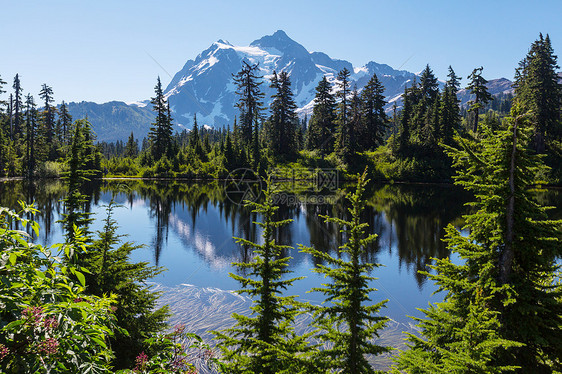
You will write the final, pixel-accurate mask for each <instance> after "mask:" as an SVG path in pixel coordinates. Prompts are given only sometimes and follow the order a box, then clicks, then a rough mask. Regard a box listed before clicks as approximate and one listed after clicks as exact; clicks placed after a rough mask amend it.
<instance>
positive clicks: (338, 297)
mask: <svg viewBox="0 0 562 374" xmlns="http://www.w3.org/2000/svg"><path fill="white" fill-rule="evenodd" d="M366 175H367V170H365V172H364V173H363V175H361V176H359V178H358V181H357V189H356V190H355V192H354V193H350V194H348V196H347V198H348V200H349V202H350V203H351V207H350V208H349V213H350V215H351V219H350V220H349V221H346V220H344V219H341V218H334V217H326V216H322V217H323V218H324V219H325V220H326V222H333V223H335V224H337V225H339V226H340V227H341V232H342V233H343V234H344V236H345V237H346V238H347V242H346V243H344V244H343V245H342V246H341V247H340V248H339V253H338V255H337V257H334V256H331V255H330V254H329V253H328V252H326V251H324V250H320V249H317V248H310V247H304V246H301V249H302V251H303V252H305V253H309V254H311V255H313V256H315V257H317V258H319V259H321V260H323V262H324V263H325V265H324V264H318V265H317V266H316V268H315V269H314V271H315V272H317V273H319V274H321V275H324V277H326V278H329V279H330V282H329V283H326V284H324V285H323V286H322V287H318V288H313V289H312V291H317V292H321V293H323V294H324V295H325V296H326V300H325V302H326V303H329V305H320V306H316V307H314V308H313V310H314V314H313V325H314V326H315V327H316V328H317V329H318V330H317V332H316V338H318V339H319V340H320V341H321V342H323V343H327V348H325V349H324V350H321V351H318V355H319V362H321V363H323V365H324V368H325V369H326V370H328V371H329V372H333V371H334V370H335V371H336V372H341V373H346V374H359V373H375V370H374V369H373V368H372V366H371V364H370V363H369V361H368V360H367V357H366V355H379V354H381V353H385V352H389V351H390V350H391V348H390V347H383V346H379V345H377V344H375V343H374V342H373V339H374V338H375V337H378V336H379V334H378V331H379V330H380V329H382V328H384V326H385V325H386V323H387V322H388V318H387V317H383V316H380V315H379V312H380V310H381V308H382V307H384V305H385V304H386V302H387V301H388V300H383V301H380V302H378V303H375V304H373V305H367V303H368V302H369V301H371V298H370V296H369V294H370V293H371V292H372V291H376V290H375V289H374V288H372V287H370V286H369V282H370V281H372V280H374V279H376V278H373V277H371V276H370V275H369V274H370V273H371V272H372V270H373V269H374V268H376V267H379V266H380V264H374V263H370V262H365V261H363V260H362V258H363V255H364V253H365V247H366V246H367V245H369V244H370V243H372V242H373V241H374V240H375V239H376V235H367V234H366V233H365V229H366V227H368V224H367V223H364V222H361V212H362V211H363V210H364V209H365V201H364V200H363V193H364V190H365V186H366V185H367V183H368V180H367V179H366ZM341 255H344V256H345V257H347V259H345V258H343V257H342V256H341Z"/></svg>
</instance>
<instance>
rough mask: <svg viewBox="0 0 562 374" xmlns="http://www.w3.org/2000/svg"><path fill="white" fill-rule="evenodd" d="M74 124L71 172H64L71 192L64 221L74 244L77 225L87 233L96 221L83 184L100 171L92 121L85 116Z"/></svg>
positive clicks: (68, 159) (69, 169)
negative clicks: (89, 210) (97, 167)
mask: <svg viewBox="0 0 562 374" xmlns="http://www.w3.org/2000/svg"><path fill="white" fill-rule="evenodd" d="M73 127H74V134H73V136H72V142H71V145H70V151H69V154H68V155H67V158H66V163H67V166H68V171H67V172H65V173H64V174H63V179H65V180H66V183H67V186H68V192H67V196H66V198H65V199H64V207H65V213H64V214H63V220H62V223H63V227H64V230H65V234H66V241H67V242H68V243H74V238H75V234H76V233H75V228H77V229H79V230H82V232H83V233H84V234H87V228H88V225H89V223H90V222H91V221H92V220H91V218H89V216H90V214H89V213H86V212H85V205H86V202H87V196H86V195H85V194H84V193H83V187H84V185H85V183H86V182H89V181H90V178H91V177H93V176H94V175H95V174H96V171H99V169H98V170H95V169H94V165H95V164H96V161H95V158H96V155H95V147H94V144H93V139H92V136H91V134H90V132H91V131H92V130H91V125H90V123H89V122H88V121H87V120H84V119H82V120H78V121H76V122H75V123H74V126H73ZM86 236H87V235H86ZM70 257H72V256H70ZM75 260H78V259H75Z"/></svg>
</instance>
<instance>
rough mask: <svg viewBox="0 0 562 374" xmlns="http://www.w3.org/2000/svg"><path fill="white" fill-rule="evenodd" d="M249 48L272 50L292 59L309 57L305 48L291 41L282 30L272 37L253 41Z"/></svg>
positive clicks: (268, 36) (267, 36)
mask: <svg viewBox="0 0 562 374" xmlns="http://www.w3.org/2000/svg"><path fill="white" fill-rule="evenodd" d="M250 46H252V47H260V48H263V49H268V48H274V49H276V50H278V51H279V52H282V53H283V54H285V55H290V56H292V57H301V58H303V57H304V58H306V57H308V55H309V53H308V51H307V50H306V48H304V47H303V46H302V45H300V44H299V43H297V42H295V41H294V40H293V39H291V38H290V37H289V36H288V35H287V34H286V33H285V31H283V30H277V31H276V32H275V33H273V35H266V36H264V37H262V38H260V39H258V40H254V41H253V42H252V44H250Z"/></svg>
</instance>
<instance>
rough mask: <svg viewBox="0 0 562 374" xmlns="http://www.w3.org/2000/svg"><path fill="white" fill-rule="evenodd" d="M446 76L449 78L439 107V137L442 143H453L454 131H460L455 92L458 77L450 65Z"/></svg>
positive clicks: (458, 106)
mask: <svg viewBox="0 0 562 374" xmlns="http://www.w3.org/2000/svg"><path fill="white" fill-rule="evenodd" d="M447 77H448V78H449V79H448V80H447V82H446V83H445V87H444V89H443V95H442V100H441V106H440V108H439V112H440V113H439V116H440V124H439V133H440V137H439V138H440V140H441V141H442V142H443V143H444V144H447V145H453V136H454V134H455V131H460V127H461V115H460V101H459V99H458V97H457V92H458V91H459V88H460V78H459V77H458V76H457V75H456V74H455V71H454V70H453V68H452V67H451V66H449V74H448V75H447Z"/></svg>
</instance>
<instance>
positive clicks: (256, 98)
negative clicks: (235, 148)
mask: <svg viewBox="0 0 562 374" xmlns="http://www.w3.org/2000/svg"><path fill="white" fill-rule="evenodd" d="M242 63H243V65H242V69H241V70H240V71H239V72H238V73H237V74H236V75H233V79H234V83H235V84H236V94H237V95H238V96H239V99H238V103H237V104H236V106H237V107H238V109H239V110H240V124H239V127H240V141H241V142H242V144H243V145H245V146H249V145H251V144H252V142H254V138H255V136H254V130H255V129H254V127H255V126H254V125H255V123H256V122H257V123H259V120H260V119H261V114H260V113H261V110H262V106H263V101H262V100H263V96H264V94H263V93H262V92H261V90H260V85H261V84H262V82H261V78H262V77H261V76H260V75H258V70H259V69H258V64H255V65H250V64H248V63H247V62H246V61H243V62H242Z"/></svg>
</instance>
